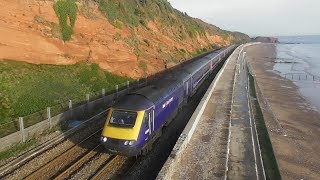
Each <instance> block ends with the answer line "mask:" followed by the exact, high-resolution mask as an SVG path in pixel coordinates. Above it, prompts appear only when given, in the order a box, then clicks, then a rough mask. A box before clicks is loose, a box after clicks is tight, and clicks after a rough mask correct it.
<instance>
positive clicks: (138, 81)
mask: <svg viewBox="0 0 320 180" xmlns="http://www.w3.org/2000/svg"><path fill="white" fill-rule="evenodd" d="M137 84H138V87H139V85H140V79H138V80H137Z"/></svg>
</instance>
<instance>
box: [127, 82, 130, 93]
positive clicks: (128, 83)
mask: <svg viewBox="0 0 320 180" xmlns="http://www.w3.org/2000/svg"><path fill="white" fill-rule="evenodd" d="M129 88H130V82H129V81H127V90H128V92H129Z"/></svg>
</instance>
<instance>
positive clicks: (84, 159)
mask: <svg viewBox="0 0 320 180" xmlns="http://www.w3.org/2000/svg"><path fill="white" fill-rule="evenodd" d="M100 148H101V144H98V145H97V146H96V147H94V148H93V149H92V150H91V151H90V152H88V153H87V154H85V155H84V156H82V157H81V158H80V159H79V160H78V161H76V162H75V163H74V164H72V165H71V166H69V167H68V168H66V169H65V170H64V171H62V172H61V173H60V174H59V175H58V176H56V177H54V179H56V180H58V179H69V178H70V177H71V175H72V174H75V173H76V172H77V170H78V169H79V168H81V166H83V164H85V163H87V162H89V161H90V160H91V159H93V158H94V157H95V156H97V155H98V154H99V150H100Z"/></svg>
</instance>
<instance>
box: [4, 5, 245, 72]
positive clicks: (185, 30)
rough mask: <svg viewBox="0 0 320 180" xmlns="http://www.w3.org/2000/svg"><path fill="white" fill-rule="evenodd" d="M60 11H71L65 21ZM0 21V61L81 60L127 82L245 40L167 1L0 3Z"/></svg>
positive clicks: (56, 63) (69, 61)
mask: <svg viewBox="0 0 320 180" xmlns="http://www.w3.org/2000/svg"><path fill="white" fill-rule="evenodd" d="M59 2H68V3H71V4H75V6H72V8H70V7H71V6H64V5H63V3H61V4H57V3H59ZM59 8H60V9H59ZM64 10H67V11H68V13H69V15H70V14H72V13H75V14H73V16H72V17H71V16H70V17H68V18H67V19H65V22H63V21H61V18H63V17H62V15H63V14H61V12H62V13H63V11H64ZM60 11H61V12H60ZM59 13H60V14H59ZM67 15H68V14H67ZM58 17H59V18H60V19H59V18H58ZM0 19H1V20H0V59H12V60H17V61H24V62H29V63H35V64H54V65H68V64H75V63H77V62H81V61H84V62H87V63H89V64H90V63H96V64H98V65H99V66H100V67H101V68H102V69H104V70H107V71H109V72H111V73H114V74H117V75H121V76H127V77H131V78H137V77H141V76H145V75H148V74H152V73H155V72H158V71H160V70H162V69H164V68H165V67H170V66H174V65H176V64H178V63H180V62H182V61H184V60H185V59H188V58H190V57H192V56H194V55H196V54H199V53H201V52H203V51H207V50H208V49H212V48H217V47H220V46H225V45H229V44H231V43H240V42H247V41H250V38H249V37H248V36H247V35H245V34H242V33H238V32H229V31H225V30H222V29H220V28H218V27H216V26H214V25H210V24H207V23H205V22H203V21H201V20H199V19H195V18H192V17H190V16H188V15H187V14H186V13H182V12H179V11H178V10H176V9H174V8H173V7H172V6H171V5H170V3H168V2H167V1H166V0H148V1H147V0H126V1H119V0H77V1H74V0H58V1H57V0H55V1H52V0H41V1H40V0H28V1H25V0H2V1H1V2H0ZM68 23H69V24H70V27H69V26H66V27H65V25H64V24H68ZM69 35H70V36H69Z"/></svg>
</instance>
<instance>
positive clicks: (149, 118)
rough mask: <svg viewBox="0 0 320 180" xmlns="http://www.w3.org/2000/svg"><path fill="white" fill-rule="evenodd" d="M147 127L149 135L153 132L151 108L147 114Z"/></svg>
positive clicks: (152, 112)
mask: <svg viewBox="0 0 320 180" xmlns="http://www.w3.org/2000/svg"><path fill="white" fill-rule="evenodd" d="M148 127H149V134H150V135H151V134H152V132H153V131H154V108H151V109H150V111H149V112H148Z"/></svg>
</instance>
